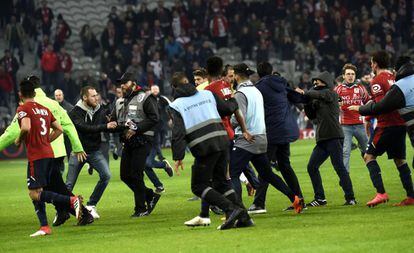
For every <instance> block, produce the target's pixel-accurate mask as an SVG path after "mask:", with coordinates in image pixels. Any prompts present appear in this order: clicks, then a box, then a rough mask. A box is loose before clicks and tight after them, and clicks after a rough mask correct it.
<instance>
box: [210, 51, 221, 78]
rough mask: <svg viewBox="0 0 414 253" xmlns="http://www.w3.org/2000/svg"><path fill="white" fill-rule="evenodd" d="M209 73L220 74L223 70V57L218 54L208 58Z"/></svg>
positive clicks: (212, 74) (211, 74)
mask: <svg viewBox="0 0 414 253" xmlns="http://www.w3.org/2000/svg"><path fill="white" fill-rule="evenodd" d="M206 68H207V73H208V74H209V75H210V76H220V75H221V73H222V72H223V59H221V58H220V57H218V56H211V57H209V58H208V59H207V67H206Z"/></svg>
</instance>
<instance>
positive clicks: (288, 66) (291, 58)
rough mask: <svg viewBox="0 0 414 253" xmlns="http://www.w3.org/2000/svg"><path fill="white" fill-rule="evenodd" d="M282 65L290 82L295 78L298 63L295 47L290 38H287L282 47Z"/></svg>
mask: <svg viewBox="0 0 414 253" xmlns="http://www.w3.org/2000/svg"><path fill="white" fill-rule="evenodd" d="M281 50H282V63H283V70H284V71H285V77H286V80H288V81H293V79H294V78H295V71H296V61H295V45H294V44H293V41H292V38H291V37H290V36H285V37H284V39H283V43H282V45H281Z"/></svg>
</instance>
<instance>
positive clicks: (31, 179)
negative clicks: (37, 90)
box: [27, 158, 52, 189]
mask: <svg viewBox="0 0 414 253" xmlns="http://www.w3.org/2000/svg"><path fill="white" fill-rule="evenodd" d="M51 172H52V158H45V159H40V160H36V161H32V162H29V163H28V164H27V187H28V188H29V189H37V188H42V187H45V186H47V185H49V184H50V177H51V174H52V173H51Z"/></svg>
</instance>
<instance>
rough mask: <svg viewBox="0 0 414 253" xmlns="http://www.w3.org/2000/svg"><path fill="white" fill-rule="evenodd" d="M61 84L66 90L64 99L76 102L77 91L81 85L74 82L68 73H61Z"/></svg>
mask: <svg viewBox="0 0 414 253" xmlns="http://www.w3.org/2000/svg"><path fill="white" fill-rule="evenodd" d="M62 86H63V87H66V89H67V92H66V93H65V95H66V100H67V101H69V102H70V103H71V104H76V102H78V101H77V100H78V99H79V92H80V89H81V87H80V86H79V85H78V84H77V83H76V82H75V80H73V79H72V76H71V74H70V73H65V74H64V75H63V82H62Z"/></svg>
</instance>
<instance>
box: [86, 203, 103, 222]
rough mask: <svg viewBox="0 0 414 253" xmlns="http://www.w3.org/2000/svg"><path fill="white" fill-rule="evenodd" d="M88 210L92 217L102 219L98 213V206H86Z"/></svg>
mask: <svg viewBox="0 0 414 253" xmlns="http://www.w3.org/2000/svg"><path fill="white" fill-rule="evenodd" d="M85 208H86V209H88V211H89V213H90V214H91V215H92V217H93V218H94V219H99V218H101V217H100V216H99V214H98V212H97V211H96V206H85Z"/></svg>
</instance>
